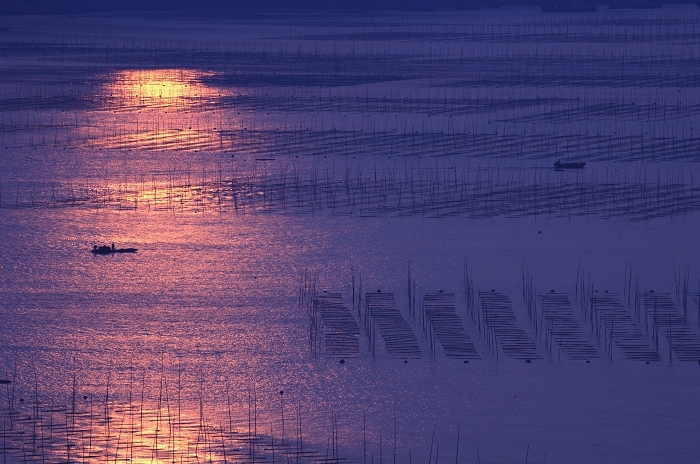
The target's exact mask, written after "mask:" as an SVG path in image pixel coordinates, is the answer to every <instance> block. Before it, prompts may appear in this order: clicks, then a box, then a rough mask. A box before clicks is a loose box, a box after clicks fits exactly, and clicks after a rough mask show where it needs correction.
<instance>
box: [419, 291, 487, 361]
mask: <svg viewBox="0 0 700 464" xmlns="http://www.w3.org/2000/svg"><path fill="white" fill-rule="evenodd" d="M454 300H455V294H454V293H442V292H438V293H428V294H427V295H425V297H423V310H424V314H425V319H426V321H427V323H428V324H427V325H429V326H430V328H431V329H432V333H433V334H435V336H436V337H437V339H438V340H439V341H440V344H441V345H442V348H443V350H445V355H446V356H447V357H448V358H453V359H464V360H468V359H481V357H480V356H479V353H477V352H476V348H474V344H473V343H472V341H471V339H470V338H469V335H467V333H466V332H465V331H464V325H463V324H462V320H461V319H460V318H459V316H457V314H456V313H455V302H454ZM430 340H431V346H433V347H434V342H433V339H432V337H431V339H430Z"/></svg>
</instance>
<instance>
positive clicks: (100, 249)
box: [90, 244, 138, 255]
mask: <svg viewBox="0 0 700 464" xmlns="http://www.w3.org/2000/svg"><path fill="white" fill-rule="evenodd" d="M90 251H91V252H92V253H94V254H96V255H111V254H114V253H136V252H137V251H138V250H137V249H136V248H114V244H112V246H111V247H110V246H108V245H102V246H97V245H95V246H93V247H92V250H90Z"/></svg>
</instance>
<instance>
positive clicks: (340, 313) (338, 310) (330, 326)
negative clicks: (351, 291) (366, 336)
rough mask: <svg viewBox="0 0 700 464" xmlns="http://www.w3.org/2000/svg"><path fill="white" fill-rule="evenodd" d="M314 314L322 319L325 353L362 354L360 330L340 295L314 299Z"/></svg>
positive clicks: (324, 293) (324, 295)
mask: <svg viewBox="0 0 700 464" xmlns="http://www.w3.org/2000/svg"><path fill="white" fill-rule="evenodd" d="M313 304H314V313H315V314H318V315H319V316H320V318H321V327H322V328H321V330H322V339H323V340H324V341H325V353H326V354H329V355H336V356H357V354H358V353H359V352H360V328H359V326H358V325H357V322H356V321H355V318H354V317H353V316H352V313H351V312H350V310H349V309H348V307H347V306H345V305H344V304H343V297H342V295H341V294H340V293H326V292H323V293H321V294H319V295H318V296H317V297H316V298H315V299H314V302H313Z"/></svg>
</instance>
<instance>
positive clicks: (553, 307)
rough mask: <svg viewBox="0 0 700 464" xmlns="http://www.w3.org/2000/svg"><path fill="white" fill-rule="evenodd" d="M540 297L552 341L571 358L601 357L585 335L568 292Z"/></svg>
mask: <svg viewBox="0 0 700 464" xmlns="http://www.w3.org/2000/svg"><path fill="white" fill-rule="evenodd" d="M539 298H540V301H541V302H542V317H543V319H544V324H545V330H546V331H547V334H548V337H549V341H550V343H551V342H555V343H557V344H558V345H559V347H560V349H561V351H562V352H563V353H564V354H565V355H566V357H567V358H569V359H575V360H589V359H596V358H600V355H599V354H598V352H597V351H596V349H595V348H594V347H593V345H592V344H591V342H590V340H589V339H588V338H587V337H585V336H584V334H583V331H582V330H581V325H580V324H579V323H578V321H577V320H576V316H575V315H574V310H573V308H572V307H571V301H569V296H568V295H567V294H566V293H542V294H540V295H539Z"/></svg>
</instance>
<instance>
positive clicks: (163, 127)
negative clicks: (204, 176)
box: [94, 69, 235, 150]
mask: <svg viewBox="0 0 700 464" xmlns="http://www.w3.org/2000/svg"><path fill="white" fill-rule="evenodd" d="M208 75H211V73H207V72H202V71H194V70H188V69H137V70H122V71H117V72H114V73H111V74H109V76H108V80H107V82H106V83H105V85H104V104H103V110H105V111H104V113H103V115H104V121H102V123H101V125H102V128H101V129H100V130H101V137H100V138H98V139H95V140H94V145H96V146H97V147H100V148H127V149H129V148H150V149H168V150H173V149H174V150H196V149H202V148H219V149H223V145H222V144H223V138H222V135H221V133H222V126H224V125H225V126H226V127H231V125H232V124H234V123H235V121H234V122H232V121H231V117H232V116H231V115H232V114H235V113H233V112H226V113H224V112H222V111H220V109H219V106H220V105H219V103H220V100H221V99H222V98H224V97H227V96H231V95H232V94H233V93H232V92H231V91H230V90H228V89H224V88H215V87H210V86H207V85H206V84H204V83H203V79H204V78H205V77H206V76H208Z"/></svg>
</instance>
